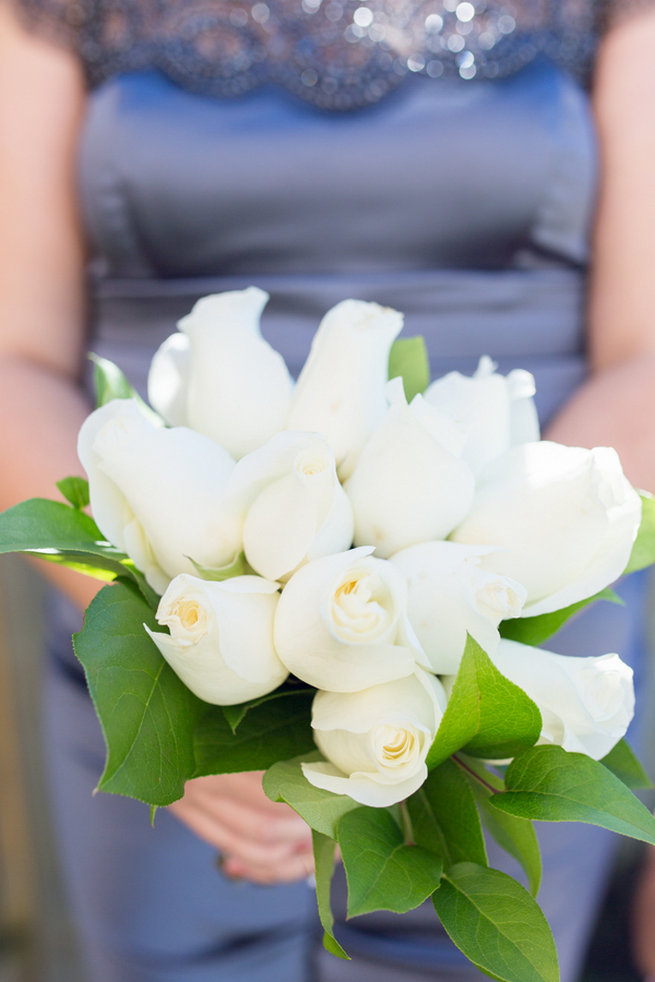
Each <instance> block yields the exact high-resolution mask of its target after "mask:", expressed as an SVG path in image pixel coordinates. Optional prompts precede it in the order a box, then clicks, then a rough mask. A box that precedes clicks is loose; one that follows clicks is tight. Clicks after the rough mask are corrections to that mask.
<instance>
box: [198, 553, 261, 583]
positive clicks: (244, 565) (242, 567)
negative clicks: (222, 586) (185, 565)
mask: <svg viewBox="0 0 655 982" xmlns="http://www.w3.org/2000/svg"><path fill="white" fill-rule="evenodd" d="M187 559H188V560H189V562H190V563H192V564H193V567H194V569H195V571H196V573H197V574H198V576H199V577H200V578H201V579H203V580H214V581H215V582H221V581H222V580H228V579H230V577H232V576H248V575H250V574H252V573H254V572H255V571H254V570H253V568H252V566H250V565H249V563H248V561H247V560H246V554H245V553H244V552H240V553H238V554H237V555H236V556H235V558H234V559H233V560H232V562H231V563H227V565H226V566H203V565H202V564H201V563H197V562H196V561H195V559H192V557H191V556H187Z"/></svg>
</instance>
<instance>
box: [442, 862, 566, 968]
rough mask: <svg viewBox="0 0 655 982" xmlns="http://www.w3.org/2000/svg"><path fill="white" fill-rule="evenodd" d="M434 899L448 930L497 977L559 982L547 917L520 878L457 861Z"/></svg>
mask: <svg viewBox="0 0 655 982" xmlns="http://www.w3.org/2000/svg"><path fill="white" fill-rule="evenodd" d="M432 901H433V903H434V906H435V910H436V912H437V915H438V917H439V920H440V921H441V923H442V924H443V927H444V929H445V931H446V933H447V934H448V935H449V937H450V938H451V940H452V941H453V942H454V943H455V944H456V945H457V947H458V948H459V949H460V950H461V951H463V952H464V954H465V955H466V957H467V958H468V959H469V960H470V961H472V962H473V964H474V965H476V966H477V967H478V968H479V969H480V970H481V971H482V972H484V973H485V974H486V975H489V976H490V977H491V978H492V979H497V980H501V982H558V980H559V969H558V966H557V951H556V950H555V942H554V941H553V936H552V934H551V931H550V928H549V926H548V922H547V921H546V918H545V917H544V915H543V913H542V912H541V910H540V908H539V907H538V905H537V903H536V901H535V900H534V899H533V898H532V897H531V896H530V894H529V893H528V892H527V890H525V889H524V888H523V887H522V886H521V885H520V883H517V882H516V880H513V879H512V878H511V877H510V876H507V874H505V873H500V872H499V871H498V870H494V869H488V868H487V867H484V866H476V865H475V864H474V863H460V864H459V865H458V866H453V867H452V868H451V869H449V870H448V872H447V873H446V874H445V876H444V878H443V880H442V882H441V886H440V887H439V889H438V890H437V892H436V893H435V894H434V896H433V898H432Z"/></svg>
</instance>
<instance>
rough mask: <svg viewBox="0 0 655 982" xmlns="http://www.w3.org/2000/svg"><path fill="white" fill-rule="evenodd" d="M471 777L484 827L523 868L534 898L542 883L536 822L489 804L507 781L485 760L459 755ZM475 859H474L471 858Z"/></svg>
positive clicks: (459, 760) (461, 766)
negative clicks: (491, 768) (485, 764)
mask: <svg viewBox="0 0 655 982" xmlns="http://www.w3.org/2000/svg"><path fill="white" fill-rule="evenodd" d="M455 760H456V761H457V763H458V765H459V766H460V768H461V769H462V772H463V774H464V775H465V776H466V777H467V778H468V780H469V781H470V785H471V790H472V793H473V794H474V795H475V798H476V800H477V803H478V808H479V809H480V816H481V818H482V821H483V823H484V827H485V829H486V830H487V832H488V833H489V835H491V837H492V838H493V839H495V840H496V842H497V843H498V845H499V846H500V847H501V849H504V850H505V851H506V852H508V853H509V854H510V856H513V857H514V859H516V861H517V862H518V863H519V864H520V866H521V868H522V869H523V871H524V873H525V875H526V877H527V881H528V886H529V889H530V893H531V894H532V896H533V897H536V896H537V893H538V892H539V885H540V883H541V852H540V849H539V841H538V839H537V836H536V834H535V831H534V828H533V826H532V822H530V821H528V819H526V818H518V817H517V816H516V815H510V814H509V813H506V812H501V811H499V810H498V809H497V808H494V807H492V805H491V804H490V803H489V799H490V796H491V795H492V794H494V792H495V791H503V790H504V788H505V783H504V781H503V780H502V779H501V778H500V777H499V776H498V774H495V773H494V772H493V771H490V770H489V768H488V767H485V766H484V764H483V763H482V761H479V760H474V759H473V758H471V757H464V756H463V755H462V754H458V755H457V757H456V758H455ZM471 858H472V857H471Z"/></svg>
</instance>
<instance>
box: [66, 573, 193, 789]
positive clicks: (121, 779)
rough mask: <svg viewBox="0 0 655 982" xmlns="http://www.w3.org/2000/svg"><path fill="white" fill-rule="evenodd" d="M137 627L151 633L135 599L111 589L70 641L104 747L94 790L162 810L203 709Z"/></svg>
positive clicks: (182, 777)
mask: <svg viewBox="0 0 655 982" xmlns="http://www.w3.org/2000/svg"><path fill="white" fill-rule="evenodd" d="M144 622H145V623H146V624H148V626H149V627H152V628H156V627H157V625H156V623H155V620H154V617H153V613H152V611H151V609H150V608H149V607H148V605H147V604H146V602H145V600H144V599H143V597H141V596H140V594H139V593H138V592H137V591H136V588H135V587H134V588H133V587H132V586H127V585H125V584H123V583H114V584H112V585H111V586H107V587H104V589H102V590H101V591H100V593H99V594H98V595H97V596H96V597H95V599H94V600H93V601H92V603H91V605H90V607H89V608H88V610H87V612H86V617H85V619H84V627H83V628H82V630H81V631H80V633H79V634H76V635H75V637H74V638H73V642H74V645H75V653H76V654H77V656H78V658H79V659H80V661H81V662H82V665H83V666H84V669H85V671H86V676H87V681H88V685H89V691H90V693H91V698H92V699H93V702H94V705H95V708H96V712H97V714H98V717H99V719H100V724H101V726H102V730H103V733H104V736H105V741H106V744H107V762H106V765H105V769H104V772H103V774H102V777H101V778H100V781H99V783H98V788H99V790H101V791H109V792H111V793H113V794H124V795H129V796H130V797H132V798H138V799H139V800H141V801H145V802H147V803H148V804H150V805H168V804H170V803H171V802H172V801H175V800H176V799H177V798H180V797H181V796H182V794H183V791H184V782H185V781H186V780H187V779H188V778H189V777H191V776H192V774H193V771H194V766H195V762H194V757H193V733H194V729H195V726H196V724H197V721H198V719H199V718H200V716H201V715H202V714H203V713H204V712H205V711H206V709H207V704H206V703H203V702H201V700H200V699H197V698H196V697H195V696H194V695H193V694H192V693H191V692H190V691H189V690H188V689H187V688H186V686H185V685H183V684H182V682H180V680H179V679H178V677H177V676H176V675H175V673H174V672H173V671H172V669H171V668H169V666H168V665H167V664H166V662H165V661H164V659H163V658H162V657H161V655H160V654H159V651H158V650H157V648H156V646H155V645H154V644H153V642H152V641H151V640H150V638H149V637H148V635H147V634H146V632H145V630H144V628H143V624H144Z"/></svg>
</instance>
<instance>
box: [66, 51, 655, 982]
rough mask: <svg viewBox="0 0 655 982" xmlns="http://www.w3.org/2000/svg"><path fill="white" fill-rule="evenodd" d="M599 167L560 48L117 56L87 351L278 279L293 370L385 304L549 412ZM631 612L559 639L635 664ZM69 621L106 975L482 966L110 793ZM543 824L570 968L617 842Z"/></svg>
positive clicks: (197, 980) (199, 976) (94, 957)
mask: <svg viewBox="0 0 655 982" xmlns="http://www.w3.org/2000/svg"><path fill="white" fill-rule="evenodd" d="M595 182H596V151H595V141H594V132H593V127H592V123H591V118H590V111H589V104H588V98H587V95H586V93H585V91H584V90H583V88H582V87H581V86H580V85H579V84H578V82H576V81H575V80H574V79H573V78H572V77H570V76H569V75H568V74H566V73H565V72H563V71H562V70H561V69H560V68H558V67H557V66H556V65H555V64H554V63H553V62H552V61H550V60H549V59H548V58H547V57H545V56H543V57H538V58H536V59H534V60H533V61H532V62H531V63H530V64H527V65H526V66H525V67H524V68H522V69H521V70H520V71H517V72H515V73H513V74H510V75H509V76H507V77H505V78H501V79H497V80H487V81H485V80H480V81H476V82H475V83H474V84H467V83H463V82H462V81H461V79H448V78H444V79H439V80H435V79H432V78H429V77H425V76H424V75H418V74H417V75H415V76H410V77H408V78H407V79H406V80H405V81H404V83H403V84H402V85H400V86H399V87H398V88H397V89H396V90H395V91H394V92H392V93H391V94H390V95H388V96H386V98H385V99H383V100H381V101H380V102H379V103H378V104H376V105H372V106H369V107H367V108H362V109H359V110H354V111H351V112H345V113H330V112H326V111H324V110H321V109H317V108H314V107H311V106H308V105H306V104H303V103H302V102H300V101H298V100H297V99H295V98H294V97H293V96H291V95H289V94H286V93H284V92H283V91H281V90H279V89H275V88H272V87H266V86H264V87H262V88H260V89H258V90H257V91H255V92H252V93H250V94H248V95H246V96H244V97H243V98H241V99H237V100H228V99H216V98H213V97H210V96H208V95H202V94H198V93H192V92H189V91H186V90H184V89H183V88H181V87H179V86H177V85H176V84H174V83H173V82H172V81H170V80H169V79H167V78H166V77H165V76H164V75H163V74H160V73H159V72H158V71H156V70H155V69H145V70H142V71H135V72H133V73H123V74H118V75H115V76H112V77H110V78H108V79H107V80H106V81H105V82H104V83H103V84H101V85H100V86H98V87H97V88H96V89H95V90H94V91H93V93H92V95H91V97H90V104H89V111H88V116H87V119H86V122H85V126H84V132H83V138H82V145H81V150H80V195H81V200H82V205H83V212H84V220H85V223H86V228H87V232H88V236H89V239H90V241H91V243H92V248H93V255H94V257H95V258H94V260H93V264H92V279H91V300H92V323H91V331H92V337H91V339H90V346H91V347H92V348H93V349H94V350H95V351H97V352H99V353H100V354H102V355H105V356H107V357H109V358H111V359H113V360H114V361H116V362H117V363H118V364H119V365H121V367H122V368H123V369H124V371H125V372H126V373H127V374H128V376H129V377H130V378H131V379H132V380H133V382H135V384H137V386H139V387H140V388H142V389H143V387H144V382H145V374H146V370H147V365H148V362H149V359H150V357H151V355H152V352H153V351H154V349H155V347H156V346H157V345H158V344H159V343H160V341H161V340H162V339H163V338H164V337H166V336H167V335H168V334H170V333H171V332H172V331H173V330H174V327H175V322H176V319H177V318H178V317H180V316H181V315H182V314H184V313H186V312H187V311H188V310H189V308H190V307H191V305H192V304H193V302H194V301H195V300H196V299H197V298H198V297H199V296H201V295H203V294H207V293H209V292H214V291H220V290H230V289H236V288H241V287H245V286H247V285H249V284H256V285H258V286H260V287H263V288H264V289H266V290H268V291H269V292H270V294H271V302H270V306H269V308H268V309H267V310H266V312H265V315H264V321H263V331H264V334H265V335H266V336H267V337H268V339H269V340H270V341H271V342H272V343H273V344H274V345H275V346H276V347H277V348H278V349H279V350H280V351H282V352H283V354H284V355H285V357H286V359H287V361H288V364H289V366H290V368H291V369H292V371H294V372H297V371H298V369H299V368H300V366H301V365H302V363H303V360H304V358H305V356H306V354H307V351H308V348H309V344H310V340H311V337H312V333H313V331H314V330H315V328H316V326H317V324H318V321H319V319H320V317H321V316H322V314H323V313H324V312H325V311H326V310H327V309H328V308H329V307H330V306H331V305H332V304H334V303H336V302H337V301H339V300H341V299H344V298H346V297H358V298H362V299H366V300H376V301H379V302H380V303H383V304H389V305H392V306H394V307H396V308H398V309H400V310H402V311H404V313H405V315H406V333H407V334H410V335H411V334H419V333H420V334H423V335H424V336H425V338H426V340H427V344H428V349H429V353H430V358H431V364H432V372H433V374H434V375H439V374H442V373H444V372H446V371H448V370H451V369H454V368H457V369H460V370H463V371H467V372H471V371H472V370H473V369H474V368H475V366H476V364H477V361H478V359H479V357H480V355H482V354H489V355H491V356H492V357H493V358H494V359H495V360H496V361H497V362H498V364H499V366H500V370H501V371H503V372H506V371H508V370H510V369H512V368H514V367H524V368H527V369H529V370H530V371H531V372H533V373H534V375H535V377H536V381H537V393H538V396H537V398H538V406H539V411H540V415H541V419H542V422H543V423H544V424H547V423H548V421H549V420H550V419H551V418H552V417H553V415H554V413H556V412H557V409H558V407H560V406H561V405H562V403H563V402H565V400H566V399H567V397H568V396H569V395H570V394H571V393H572V392H573V391H574V390H575V389H576V387H578V386H579V385H581V384H582V383H583V382H584V380H585V375H586V366H585V351H584V313H583V311H584V304H585V291H586V283H587V260H588V233H589V226H590V218H591V214H592V209H593V202H594V194H595ZM628 588H629V589H632V590H633V592H636V593H638V589H637V588H636V587H634V588H633V587H632V586H631V585H630V584H628ZM637 600H638V598H637ZM636 609H637V608H636V607H635V606H628V607H625V608H620V607H614V606H611V605H606V606H605V607H604V608H603V609H602V610H601V609H599V610H598V611H597V612H596V613H595V614H594V615H592V616H591V617H585V618H581V619H580V620H579V621H578V622H577V623H576V624H575V625H574V626H572V627H571V628H570V629H568V630H567V631H566V632H565V634H563V636H562V638H561V640H560V643H559V647H560V648H561V649H562V650H566V651H570V652H572V653H575V654H601V653H605V652H607V651H614V650H616V651H619V652H621V654H622V655H623V656H624V657H625V658H626V659H627V660H629V661H630V660H631V661H636V660H637V654H638V652H639V650H640V647H641V646H642V643H643V639H642V638H641V636H640V633H641V621H640V618H639V617H638V616H636V615H635V610H636ZM58 617H59V630H58V632H57V633H56V638H55V643H54V645H53V649H54V650H53V658H52V659H51V664H52V671H51V677H50V680H49V685H48V691H47V705H48V721H49V722H48V746H49V752H50V757H51V768H52V775H53V793H54V798H55V801H56V808H57V818H58V825H59V829H60V835H61V841H62V849H63V857H64V865H65V868H66V870H67V872H68V874H69V877H70V881H71V891H72V897H73V905H74V909H75V916H76V918H77V921H78V924H79V927H80V932H81V935H82V937H83V939H84V941H85V945H86V949H87V951H88V953H89V962H90V966H91V975H90V978H92V979H93V982H165V980H169V982H210V980H211V982H217V980H224V982H237V980H239V982H240V980H245V982H259V980H262V982H263V980H266V982H275V980H278V979H279V980H285V982H312V980H317V982H318V980H320V982H333V980H335V982H346V980H348V982H350V980H358V982H362V980H363V982H367V980H368V979H369V978H371V979H373V978H375V979H376V980H387V979H388V980H394V982H400V980H409V979H414V978H417V979H418V978H430V979H434V980H441V982H451V980H461V982H469V980H473V979H479V978H481V976H480V974H479V973H478V972H477V971H476V970H474V969H473V968H472V967H471V966H469V965H468V963H466V962H464V960H463V959H462V958H461V957H460V956H459V954H458V953H457V952H456V951H455V950H454V949H453V948H452V947H451V946H450V944H449V942H448V941H447V939H446V938H445V937H444V936H443V934H441V933H440V931H439V929H438V925H437V923H436V919H435V917H434V912H433V911H432V910H420V911H418V912H416V914H415V915H411V916H408V917H405V918H402V919H397V918H394V917H392V916H391V915H379V916H377V917H370V918H363V919H361V921H360V922H359V923H358V922H351V923H350V924H348V925H346V926H345V927H344V929H343V938H344V943H345V944H346V946H347V947H348V948H349V950H350V951H351V954H353V956H354V961H353V962H352V963H341V962H337V961H336V960H334V959H331V956H325V955H322V954H321V953H320V932H317V931H316V922H315V915H314V899H313V896H312V892H311V890H310V889H309V888H308V887H306V886H305V885H304V884H297V885H294V886H290V887H274V888H269V887H258V886H251V885H246V884H233V883H230V882H227V881H225V880H224V879H223V878H222V877H221V875H220V873H219V872H218V871H217V869H216V868H215V864H214V856H213V852H212V850H211V849H210V848H209V847H208V846H206V845H205V844H203V843H202V842H200V841H199V840H197V839H196V838H194V836H193V835H192V834H191V833H189V832H187V831H186V829H185V828H183V827H182V825H180V824H179V823H178V822H177V821H176V820H175V819H174V818H173V817H172V816H170V815H169V814H167V813H166V812H161V813H160V814H158V816H157V819H156V822H155V827H154V829H151V828H150V824H149V815H148V810H147V808H145V807H144V806H142V805H140V804H138V803H136V802H133V801H129V800H125V799H121V798H115V797H111V796H107V795H97V796H95V797H94V796H92V795H91V791H92V789H93V787H94V786H95V782H96V781H97V778H98V775H99V774H100V772H101V769H102V761H103V749H102V740H101V736H100V733H99V730H98V726H97V724H96V722H95V718H94V715H93V711H92V708H91V705H90V703H89V701H88V699H87V697H86V694H85V692H84V690H83V687H82V686H81V685H80V684H79V673H78V669H77V668H76V666H75V664H74V661H73V657H72V655H71V652H70V644H69V639H70V632H71V630H72V629H74V628H75V624H74V623H73V622H72V621H71V615H70V614H69V613H66V612H64V611H63V610H61V609H60V611H59V615H58ZM553 647H555V644H553ZM543 841H544V851H545V863H546V865H547V874H546V878H545V885H544V889H543V892H542V896H541V900H542V903H543V905H544V907H545V909H546V912H547V915H548V917H549V919H550V921H551V924H552V926H553V929H554V932H555V935H556V939H557V942H558V946H559V951H560V958H561V963H562V979H563V980H564V982H574V980H575V978H576V972H577V969H578V965H579V962H580V958H581V955H582V953H583V951H584V944H585V939H586V934H587V930H588V926H589V923H590V920H591V919H592V918H593V914H594V911H595V907H596V904H597V902H598V900H599V898H600V895H601V893H602V885H603V881H604V877H605V875H606V871H607V867H608V863H609V860H610V857H611V851H612V846H611V843H610V842H609V840H608V837H607V836H606V835H605V834H604V833H602V832H600V831H598V830H595V829H592V828H590V827H584V828H579V827H577V828H576V827H571V826H554V827H549V828H547V829H545V834H544V836H543ZM494 859H495V857H494ZM498 861H499V862H500V861H501V860H498ZM503 862H504V861H503ZM509 865H510V864H509V862H507V863H506V864H505V868H509ZM341 889H342V888H341V887H340V886H337V888H336V890H335V893H336V894H338V893H339V892H340V891H341ZM336 900H337V902H338V897H337V898H336Z"/></svg>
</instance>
